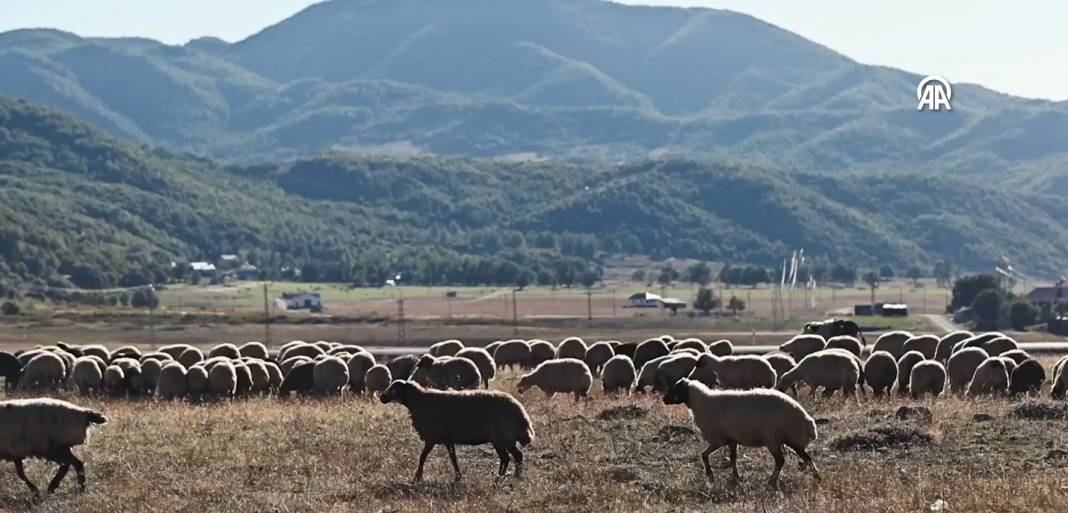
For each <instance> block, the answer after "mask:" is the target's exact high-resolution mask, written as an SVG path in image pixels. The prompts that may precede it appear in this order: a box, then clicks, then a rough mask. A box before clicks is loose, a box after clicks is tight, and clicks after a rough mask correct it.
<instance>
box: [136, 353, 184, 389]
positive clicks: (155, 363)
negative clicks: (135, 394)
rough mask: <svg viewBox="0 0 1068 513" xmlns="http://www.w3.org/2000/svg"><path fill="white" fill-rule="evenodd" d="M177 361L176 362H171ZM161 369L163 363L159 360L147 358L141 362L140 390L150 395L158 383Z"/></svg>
mask: <svg viewBox="0 0 1068 513" xmlns="http://www.w3.org/2000/svg"><path fill="white" fill-rule="evenodd" d="M172 363H177V362H172ZM162 370H163V364H162V363H160V361H159V360H156V359H149V360H145V361H144V362H143V363H141V392H142V393H144V394H145V395H147V396H151V395H152V394H153V393H154V392H155V391H156V386H157V385H158V384H159V374H160V372H161V371H162Z"/></svg>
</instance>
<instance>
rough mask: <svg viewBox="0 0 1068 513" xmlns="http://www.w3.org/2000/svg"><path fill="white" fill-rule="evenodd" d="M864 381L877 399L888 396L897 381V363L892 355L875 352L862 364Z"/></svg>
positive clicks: (884, 352)
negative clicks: (884, 395)
mask: <svg viewBox="0 0 1068 513" xmlns="http://www.w3.org/2000/svg"><path fill="white" fill-rule="evenodd" d="M864 381H865V382H866V383H867V384H868V386H869V387H871V391H872V394H874V395H875V397H879V396H881V395H883V394H886V395H887V396H889V395H890V390H891V389H892V388H894V381H897V362H896V361H894V355H892V354H890V353H888V352H886V351H875V352H873V353H872V354H871V355H869V356H868V360H867V361H866V362H864Z"/></svg>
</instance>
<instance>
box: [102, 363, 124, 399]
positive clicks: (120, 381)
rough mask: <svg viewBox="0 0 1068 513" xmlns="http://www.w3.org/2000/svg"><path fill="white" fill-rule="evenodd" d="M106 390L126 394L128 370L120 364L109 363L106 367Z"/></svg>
mask: <svg viewBox="0 0 1068 513" xmlns="http://www.w3.org/2000/svg"><path fill="white" fill-rule="evenodd" d="M104 390H106V391H107V393H109V394H111V395H116V396H118V395H125V394H126V372H125V371H123V370H122V367H119V366H118V365H109V366H108V368H107V369H104Z"/></svg>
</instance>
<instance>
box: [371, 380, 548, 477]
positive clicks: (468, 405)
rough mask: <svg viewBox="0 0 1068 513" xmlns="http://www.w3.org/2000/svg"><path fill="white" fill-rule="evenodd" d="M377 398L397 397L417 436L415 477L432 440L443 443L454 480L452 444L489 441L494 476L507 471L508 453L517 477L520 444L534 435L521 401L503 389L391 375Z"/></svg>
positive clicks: (385, 400)
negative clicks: (443, 387)
mask: <svg viewBox="0 0 1068 513" xmlns="http://www.w3.org/2000/svg"><path fill="white" fill-rule="evenodd" d="M381 401H382V402H383V403H392V402H397V403H400V404H402V405H404V407H406V408H408V413H409V415H411V418H412V427H414V428H415V431H416V433H418V434H419V438H420V439H422V440H423V452H422V453H421V454H420V455H419V466H418V467H417V468H416V470H415V481H420V480H422V478H423V465H424V464H425V463H426V458H427V456H428V455H429V454H430V451H431V450H433V449H434V446H435V445H438V444H443V445H444V446H445V449H446V450H447V451H448V453H449V459H450V460H451V461H452V468H453V470H454V471H455V472H456V480H457V481H458V480H460V477H461V473H460V464H459V463H458V462H457V461H456V447H455V446H456V445H481V444H485V443H489V444H492V445H493V448H494V449H495V450H496V451H497V456H498V457H499V458H500V460H501V464H500V467H499V468H498V470H497V475H498V477H502V476H504V475H505V473H507V471H508V463H509V456H511V459H514V460H515V477H516V478H517V479H521V478H522V472H523V451H522V447H526V446H527V445H530V442H531V441H533V440H534V428H533V427H532V426H531V423H530V417H529V416H528V415H527V411H526V410H525V409H524V408H523V405H522V404H520V403H519V401H516V400H515V399H514V398H513V397H512V396H510V395H508V394H505V393H503V392H496V391H488V390H479V391H470V392H452V391H439V390H427V389H424V388H423V387H421V386H419V385H418V384H416V383H412V382H410V381H394V382H393V384H391V385H390V386H389V388H387V389H386V391H385V392H383V393H382V397H381Z"/></svg>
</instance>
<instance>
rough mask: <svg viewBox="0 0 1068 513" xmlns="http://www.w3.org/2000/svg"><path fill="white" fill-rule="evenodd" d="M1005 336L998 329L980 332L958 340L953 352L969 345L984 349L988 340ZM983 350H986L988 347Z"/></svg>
mask: <svg viewBox="0 0 1068 513" xmlns="http://www.w3.org/2000/svg"><path fill="white" fill-rule="evenodd" d="M1004 336H1005V335H1004V334H1002V333H999V332H997V331H988V332H986V333H980V334H978V335H975V336H973V337H970V338H967V339H964V340H962V341H960V342H958V343H957V345H956V346H954V349H953V352H954V353H955V352H957V351H959V350H961V349H967V348H969V347H978V348H980V349H983V345H984V344H986V343H987V342H989V341H991V340H994V339H995V338H1001V337H1004ZM983 350H984V351H985V350H986V349H983Z"/></svg>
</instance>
